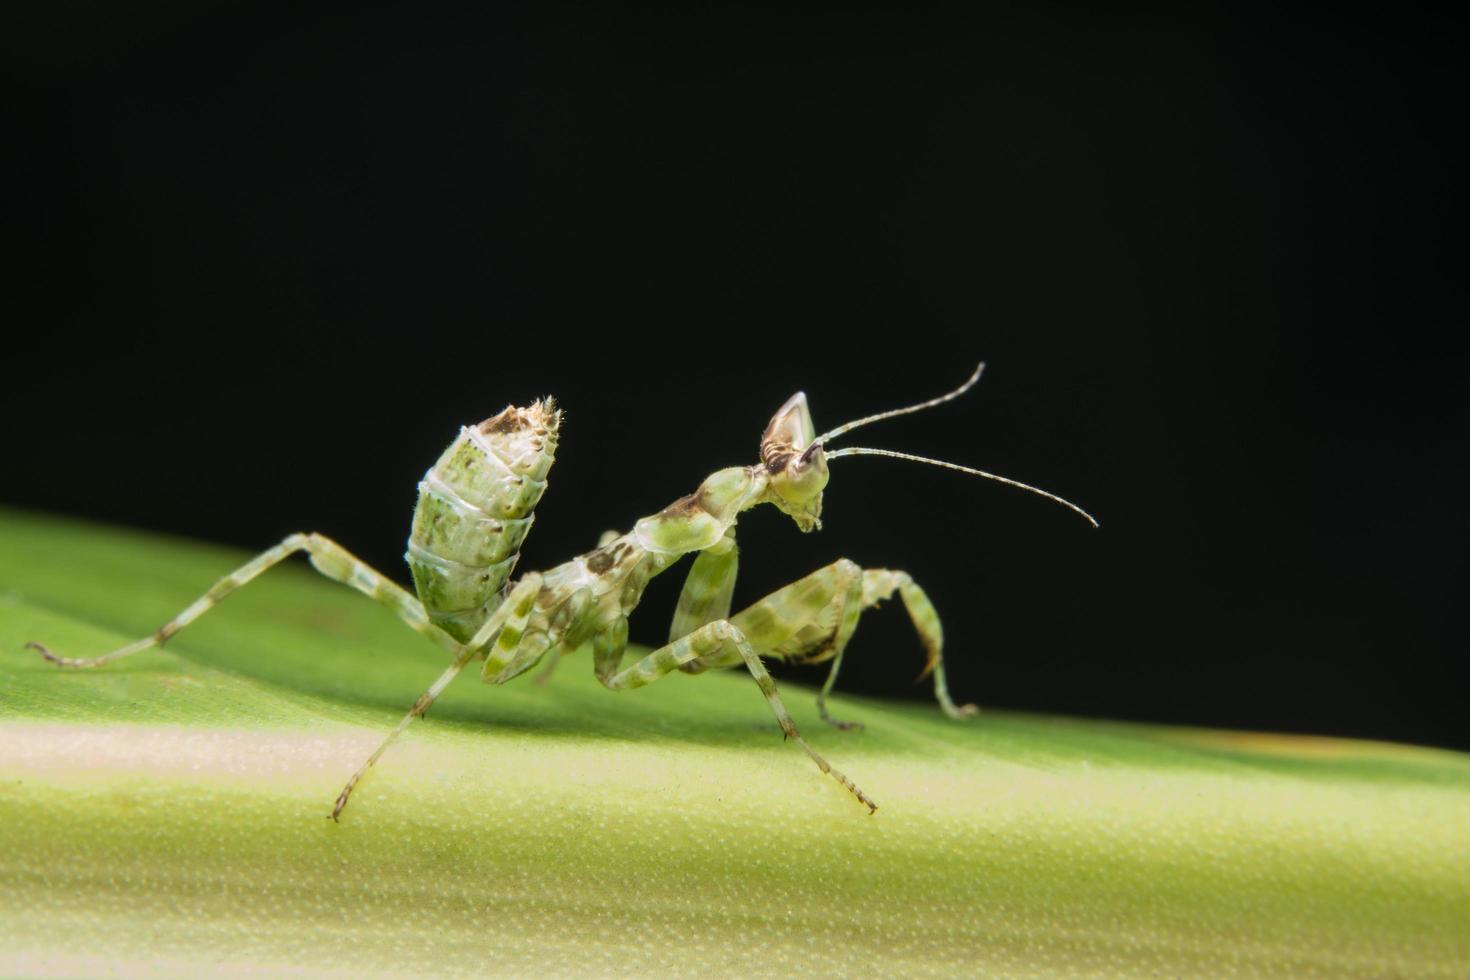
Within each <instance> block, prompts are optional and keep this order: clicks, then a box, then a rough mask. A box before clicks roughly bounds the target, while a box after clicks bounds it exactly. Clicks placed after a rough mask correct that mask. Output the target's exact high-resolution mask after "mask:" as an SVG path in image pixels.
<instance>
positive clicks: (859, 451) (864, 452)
mask: <svg viewBox="0 0 1470 980" xmlns="http://www.w3.org/2000/svg"><path fill="white" fill-rule="evenodd" d="M981 367H984V365H983V364H982V365H981ZM975 373H976V375H977V376H978V375H979V373H980V372H978V371H977V372H975ZM970 380H971V381H974V378H971V379H970ZM961 390H963V389H961ZM947 397H953V396H952V395H951V396H947ZM920 407H923V406H920ZM843 456H892V457H893V458H894V459H906V460H908V461H909V462H911V463H928V464H929V465H930V466H943V467H944V468H945V469H951V470H959V471H960V472H961V473H968V474H970V475H971V476H983V477H985V479H987V480H995V481H996V482H998V483H1007V484H1010V485H1011V486H1013V487H1018V488H1020V489H1022V490H1029V491H1031V492H1032V493H1035V494H1039V495H1041V496H1043V497H1045V498H1047V499H1048V500H1055V501H1056V502H1057V503H1059V504H1061V505H1062V506H1063V507H1067V508H1069V509H1070V510H1074V511H1076V512H1077V513H1079V514H1081V515H1082V516H1083V517H1085V518H1087V523H1089V524H1091V525H1092V526H1093V527H1098V523H1097V519H1096V518H1094V517H1093V516H1092V515H1091V514H1089V513H1088V512H1087V511H1085V510H1083V509H1082V508H1081V507H1078V506H1077V505H1076V504H1074V503H1072V502H1071V501H1070V500H1064V499H1062V498H1061V497H1058V496H1057V495H1056V494H1054V493H1047V492H1046V491H1045V490H1042V489H1039V488H1037V487H1033V486H1031V485H1030V484H1027V483H1022V482H1021V481H1019V480H1012V479H1011V478H1010V477H1005V476H996V475H995V474H994V473H986V472H985V471H984V470H976V469H971V468H970V467H968V466H961V465H959V464H958V463H946V462H945V461H944V460H942V459H929V458H928V457H927V456H913V455H910V454H909V453H896V452H894V451H893V450H891V449H864V448H862V447H859V446H853V447H851V448H848V449H838V450H835V451H833V452H830V453H828V454H827V459H828V460H829V461H830V460H834V459H839V458H841V457H843Z"/></svg>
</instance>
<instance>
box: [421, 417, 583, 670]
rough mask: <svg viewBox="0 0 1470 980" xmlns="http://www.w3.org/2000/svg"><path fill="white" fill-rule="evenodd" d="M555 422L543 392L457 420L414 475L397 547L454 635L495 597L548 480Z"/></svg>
mask: <svg viewBox="0 0 1470 980" xmlns="http://www.w3.org/2000/svg"><path fill="white" fill-rule="evenodd" d="M560 424H561V413H560V412H559V411H557V409H556V405H555V403H554V402H553V401H552V399H550V398H547V399H544V400H542V401H539V402H536V403H535V404H534V405H532V406H531V407H530V408H516V407H514V406H507V408H506V409H505V411H503V412H501V413H500V414H499V415H496V416H494V417H493V418H488V419H486V420H485V421H483V422H481V423H480V424H479V425H476V426H466V427H464V428H462V429H460V431H459V438H458V439H455V440H454V442H453V443H451V444H450V446H449V448H448V449H446V450H444V454H443V455H442V456H440V457H439V461H438V462H437V463H435V464H434V465H433V466H432V467H430V469H429V472H428V473H426V474H424V479H423V481H422V482H420V483H419V502H418V506H417V507H416V508H415V509H414V513H413V532H412V533H411V534H410V535H409V538H408V554H407V555H405V556H404V557H406V558H407V559H408V565H409V568H410V569H412V570H413V583H414V588H415V589H416V590H417V591H418V595H419V601H420V602H422V603H423V604H424V608H425V609H426V610H427V611H428V613H429V618H430V619H431V620H433V621H434V623H436V624H437V625H439V626H440V627H442V628H443V629H444V631H445V632H447V633H449V634H450V635H451V636H453V637H455V638H456V639H458V640H460V641H465V640H468V639H469V638H470V637H472V636H474V634H475V631H476V630H478V629H479V628H480V626H481V625H482V624H483V623H484V622H485V619H486V618H487V617H488V616H489V615H490V614H491V613H492V612H494V611H495V608H496V607H497V606H499V605H500V602H501V599H502V597H503V590H504V587H505V583H506V581H507V580H508V579H509V578H510V573H511V571H512V570H513V569H514V568H515V564H516V560H517V559H518V558H520V549H521V542H522V541H524V540H525V538H526V535H527V534H528V533H529V532H530V530H531V524H532V522H533V521H534V520H535V516H534V515H533V514H532V511H533V510H535V508H536V503H537V502H538V501H539V500H540V499H541V494H542V493H543V492H544V491H545V489H546V474H547V471H549V470H550V469H551V464H552V463H553V462H554V461H555V458H556V440H557V430H558V427H559V426H560Z"/></svg>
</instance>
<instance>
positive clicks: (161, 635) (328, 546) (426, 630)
mask: <svg viewBox="0 0 1470 980" xmlns="http://www.w3.org/2000/svg"><path fill="white" fill-rule="evenodd" d="M298 551H305V552H306V553H307V554H308V555H309V556H310V558H311V564H312V566H313V567H314V568H315V569H316V570H317V571H318V572H320V573H321V574H323V575H325V576H326V577H327V578H330V579H333V580H334V581H337V582H341V583H342V584H344V585H349V586H351V587H352V588H354V589H356V590H357V591H359V592H361V593H362V594H363V595H365V596H367V597H368V598H369V599H372V600H373V601H374V602H377V603H380V604H382V605H384V606H387V607H388V608H389V609H392V610H393V611H394V612H395V613H396V614H397V615H398V618H399V619H401V620H402V621H403V622H404V623H405V624H406V625H408V627H409V628H411V629H413V630H415V631H416V632H418V633H422V634H423V635H424V636H427V637H428V638H429V639H431V640H433V641H434V642H435V643H437V644H438V645H439V646H441V647H443V648H444V649H446V650H449V651H450V652H451V653H455V654H458V653H459V652H460V649H461V647H460V644H459V642H458V641H456V640H455V639H454V637H452V636H450V635H449V634H448V633H446V632H444V631H443V630H441V629H440V628H439V627H437V626H435V625H434V624H433V623H431V622H429V617H428V615H427V614H426V613H425V612H424V607H423V606H422V605H420V604H419V601H418V600H417V599H416V598H414V597H413V596H412V595H410V594H409V593H408V592H407V591H405V590H404V589H402V588H400V587H399V586H398V585H395V584H394V583H393V582H392V581H390V580H389V579H388V578H386V577H384V576H383V574H382V573H381V572H378V571H376V570H375V569H374V568H372V566H370V565H368V564H367V563H365V562H363V561H362V560H361V559H360V558H358V557H357V556H355V555H353V554H352V553H351V552H350V551H348V550H347V549H346V548H344V547H342V546H341V545H340V544H338V543H337V542H335V541H333V540H332V539H331V538H328V537H324V536H322V535H320V534H293V535H291V536H290V537H288V538H286V539H285V540H283V541H282V542H281V543H280V544H278V545H276V546H275V547H274V548H268V549H267V550H265V551H262V552H261V553H260V554H258V555H256V556H255V557H254V558H252V559H251V560H250V561H248V562H246V563H245V564H244V565H241V566H240V567H239V568H237V569H235V570H234V571H233V572H231V573H230V574H228V575H226V576H225V577H224V578H222V579H220V580H219V581H218V582H215V583H214V585H212V586H211V587H210V589H209V591H208V592H206V593H204V595H202V596H200V597H199V598H198V599H195V600H194V601H193V602H192V603H190V604H189V605H188V606H187V607H186V608H185V609H184V610H183V611H182V612H180V613H179V614H178V615H177V616H175V617H174V618H173V619H171V620H169V621H168V622H167V623H164V624H163V625H162V626H160V627H159V628H158V629H157V630H155V631H154V632H153V634H152V635H150V636H146V637H144V638H143V639H141V640H136V641H134V642H132V643H129V644H127V645H126V646H122V647H118V648H117V649H116V650H112V651H109V652H108V653H104V654H102V655H100V656H96V657H63V656H59V655H57V654H55V653H53V652H51V651H50V650H49V649H47V648H46V647H45V646H43V645H42V644H40V643H28V644H26V646H27V647H28V648H30V649H33V650H37V651H39V652H40V654H41V656H43V657H45V658H46V659H47V660H49V661H51V662H52V663H54V664H58V665H59V666H62V667H100V666H101V665H103V664H105V663H110V662H111V661H113V660H118V659H121V658H122V657H126V656H129V655H130V654H134V653H141V652H142V651H144V650H149V649H152V648H153V647H158V646H162V645H163V644H164V643H165V642H166V641H167V640H168V639H169V637H171V636H173V635H174V634H175V633H177V632H178V631H179V630H181V629H183V628H184V627H185V626H188V625H189V624H190V623H192V622H194V620H196V619H198V618H199V617H200V616H203V615H204V614H205V613H207V612H209V610H211V609H213V608H214V607H215V605H216V604H218V603H219V602H220V601H221V600H222V599H224V598H225V597H226V596H228V595H230V593H232V592H234V591H235V590H236V589H238V588H240V587H241V586H243V585H245V584H247V583H249V582H250V581H251V580H252V579H254V578H255V577H256V576H258V575H260V574H261V573H262V572H264V571H266V570H268V569H270V568H272V567H274V566H275V565H278V564H280V563H281V562H282V561H284V560H285V559H287V558H289V557H290V556H291V555H294V554H296V553H297V552H298Z"/></svg>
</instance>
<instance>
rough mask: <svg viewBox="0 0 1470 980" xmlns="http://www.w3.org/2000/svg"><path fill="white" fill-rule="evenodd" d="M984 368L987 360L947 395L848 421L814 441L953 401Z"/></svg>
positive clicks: (826, 440)
mask: <svg viewBox="0 0 1470 980" xmlns="http://www.w3.org/2000/svg"><path fill="white" fill-rule="evenodd" d="M984 370H985V362H984V361H981V362H980V363H979V365H978V366H977V367H976V368H975V373H974V374H972V375H970V377H969V380H967V381H966V382H965V383H964V384H962V385H960V386H959V387H958V388H956V389H955V390H954V391H951V392H950V393H949V394H947V395H940V396H939V397H938V398H931V399H929V400H928V401H926V402H920V403H919V404H917V405H910V406H909V407H908V408H895V409H891V410H890V411H887V412H879V413H878V414H877V415H869V416H868V417H867V418H861V419H858V420H857V421H855V422H846V423H844V424H842V425H839V426H838V427H837V428H835V429H833V430H832V431H831V432H823V433H822V434H821V435H819V436H817V438H816V439H814V440H812V441H813V442H820V443H822V444H823V445H825V444H826V443H827V442H828V441H829V440H832V439H836V438H837V437H838V436H840V435H842V434H844V433H847V432H851V431H852V430H853V429H856V428H857V427H858V426H860V425H867V424H868V423H869V422H881V421H883V420H884V419H891V418H893V417H895V416H897V415H908V414H910V413H912V412H922V411H923V410H924V409H926V408H933V407H934V406H935V405H943V404H944V403H945V402H947V401H953V400H954V399H956V398H958V397H960V396H961V395H963V394H964V393H965V392H967V391H969V390H970V389H971V388H973V387H975V382H977V381H979V380H980V372H981V371H984Z"/></svg>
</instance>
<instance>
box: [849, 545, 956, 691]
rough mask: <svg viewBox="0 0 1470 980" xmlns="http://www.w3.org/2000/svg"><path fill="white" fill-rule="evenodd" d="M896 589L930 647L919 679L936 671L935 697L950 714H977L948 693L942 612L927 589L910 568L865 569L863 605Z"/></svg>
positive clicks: (876, 601) (923, 640)
mask: <svg viewBox="0 0 1470 980" xmlns="http://www.w3.org/2000/svg"><path fill="white" fill-rule="evenodd" d="M894 589H897V590H898V594H899V596H900V597H902V599H903V605H904V608H905V609H907V610H908V613H909V619H911V620H913V623H914V630H915V631H917V632H918V634H919V639H920V640H921V641H922V642H923V644H924V648H925V649H926V650H928V651H929V660H928V662H927V663H925V665H924V669H923V671H921V672H920V674H919V677H918V680H923V679H924V675H925V674H929V673H933V675H934V697H935V699H936V700H937V701H938V702H939V706H940V707H941V708H943V709H944V713H945V714H946V715H948V716H949V717H951V718H954V719H956V720H958V719H961V718H968V717H970V716H971V715H974V714H977V713H978V712H979V710H980V709H979V708H977V707H975V706H974V705H973V704H962V705H956V704H955V703H954V700H953V699H952V698H950V696H949V685H948V683H947V682H946V681H945V678H944V654H943V651H944V627H943V626H941V625H940V623H939V614H938V613H937V612H935V611H934V604H933V603H932V602H930V601H929V597H928V596H927V595H925V594H924V590H923V589H921V588H919V586H918V584H917V583H915V582H914V580H913V579H912V578H910V577H909V574H908V573H907V572H900V571H894V570H891V569H886V568H874V569H869V570H868V571H865V572H863V605H864V606H876V605H877V604H878V603H879V602H882V601H883V600H884V599H887V598H888V597H889V596H891V595H893V590H894Z"/></svg>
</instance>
